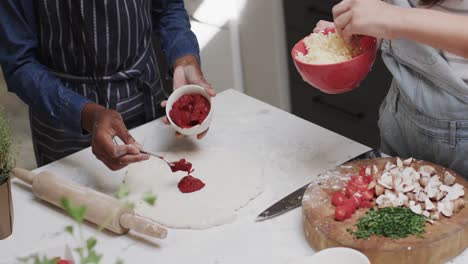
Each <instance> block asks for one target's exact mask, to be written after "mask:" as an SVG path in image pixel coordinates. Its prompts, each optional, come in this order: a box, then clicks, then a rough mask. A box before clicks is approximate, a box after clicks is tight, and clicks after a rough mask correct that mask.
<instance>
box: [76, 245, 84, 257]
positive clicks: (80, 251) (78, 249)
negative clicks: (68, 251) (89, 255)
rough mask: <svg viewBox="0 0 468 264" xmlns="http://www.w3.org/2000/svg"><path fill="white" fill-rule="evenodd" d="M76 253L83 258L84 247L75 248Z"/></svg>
mask: <svg viewBox="0 0 468 264" xmlns="http://www.w3.org/2000/svg"><path fill="white" fill-rule="evenodd" d="M75 251H76V252H77V253H78V254H79V255H80V256H83V252H84V250H83V248H82V247H77V248H75Z"/></svg>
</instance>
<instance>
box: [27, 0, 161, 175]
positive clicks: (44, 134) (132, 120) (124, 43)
mask: <svg viewBox="0 0 468 264" xmlns="http://www.w3.org/2000/svg"><path fill="white" fill-rule="evenodd" d="M151 2H152V1H151V0H38V1H37V2H36V4H37V11H38V12H39V13H38V14H39V15H38V17H39V21H38V23H39V27H40V28H39V32H40V34H39V38H40V57H41V58H40V59H41V62H42V63H43V64H44V65H46V66H47V67H48V68H49V69H50V70H51V72H52V73H54V74H55V75H56V76H57V77H58V78H59V79H60V80H61V81H62V82H63V84H64V85H65V86H66V87H68V88H69V89H72V90H73V91H75V92H77V93H79V94H81V95H83V96H85V97H87V98H88V99H90V100H91V101H94V102H96V103H99V104H101V105H104V106H106V107H108V108H111V109H115V110H116V111H118V112H119V113H120V114H121V115H122V118H123V120H124V122H125V124H126V125H127V127H128V128H129V129H130V128H133V127H135V126H138V125H141V124H143V123H145V122H148V121H150V120H153V119H155V118H158V117H160V116H162V115H163V114H164V110H163V109H162V108H161V107H160V106H159V105H160V102H161V101H162V100H164V99H165V98H166V95H165V94H164V92H163V89H162V84H161V80H160V78H159V74H158V65H157V58H156V55H155V51H154V48H153V42H152V19H151V8H152V5H151ZM79 20H81V21H79ZM80 23H81V24H80ZM77 30H79V31H77ZM77 32H78V34H77ZM90 50H92V51H93V52H92V56H89V52H90ZM90 65H94V66H95V67H94V69H93V70H91V68H88V67H90ZM96 69H99V70H100V74H99V75H98V74H95V72H96V71H97V70H96ZM90 73H91V74H90ZM90 75H91V76H90ZM30 123H31V132H32V137H33V145H34V151H35V155H36V161H37V164H38V166H43V165H45V164H48V163H50V162H52V161H54V160H57V159H60V158H62V157H65V156H67V155H70V154H72V153H74V152H76V151H79V150H81V149H83V148H86V147H89V145H90V140H91V137H90V135H88V134H86V133H82V134H81V133H78V134H76V133H70V132H68V131H66V130H65V129H64V128H61V127H58V126H57V125H54V124H51V123H50V122H49V121H48V120H47V119H45V118H43V117H41V116H39V115H37V114H35V113H34V112H32V111H31V112H30Z"/></svg>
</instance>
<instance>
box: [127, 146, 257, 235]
mask: <svg viewBox="0 0 468 264" xmlns="http://www.w3.org/2000/svg"><path fill="white" fill-rule="evenodd" d="M164 157H165V158H166V159H167V160H169V161H177V160H180V159H181V158H186V159H187V161H189V162H191V163H192V164H193V168H194V169H195V171H194V172H193V173H191V175H192V176H194V177H197V178H199V179H201V180H202V181H203V182H204V183H205V184H206V186H205V187H204V188H203V189H201V190H199V191H196V192H193V193H182V192H180V190H179V189H178V188H177V184H178V183H179V181H180V179H182V178H183V177H184V176H186V175H187V173H186V172H176V173H173V172H172V171H171V169H170V168H169V166H168V165H167V164H166V163H165V162H164V161H162V160H160V159H158V158H155V157H151V158H150V159H149V160H147V161H144V162H139V163H136V164H132V165H130V166H129V167H128V171H127V174H126V176H125V180H124V182H125V184H127V186H128V187H129V189H130V192H131V194H132V195H131V198H132V200H134V201H136V212H137V214H139V215H141V216H144V217H147V218H149V219H152V220H154V221H156V222H157V223H159V224H161V225H163V226H166V227H169V228H190V229H205V228H210V227H213V226H217V225H222V224H226V223H229V222H232V221H233V220H234V219H235V218H236V211H237V210H239V209H240V208H242V207H244V206H246V205H247V204H248V202H249V201H250V200H252V199H254V198H256V197H257V196H258V195H259V194H260V193H261V192H262V190H263V164H262V163H260V164H259V163H258V162H256V161H255V160H254V159H253V158H252V157H246V156H244V154H241V153H232V152H223V151H210V152H206V153H203V152H185V153H182V152H180V153H167V154H164ZM148 191H151V192H153V193H154V194H155V195H156V196H157V200H156V203H155V205H154V206H150V205H148V204H146V203H145V202H142V201H141V197H142V194H143V193H145V192H148Z"/></svg>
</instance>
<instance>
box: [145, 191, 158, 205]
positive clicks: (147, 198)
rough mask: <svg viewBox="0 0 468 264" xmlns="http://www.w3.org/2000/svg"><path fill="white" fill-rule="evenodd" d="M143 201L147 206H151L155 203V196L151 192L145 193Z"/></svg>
mask: <svg viewBox="0 0 468 264" xmlns="http://www.w3.org/2000/svg"><path fill="white" fill-rule="evenodd" d="M143 201H145V202H146V203H147V204H149V205H151V206H153V205H154V203H155V202H156V195H154V194H153V193H151V192H147V193H145V194H144V195H143Z"/></svg>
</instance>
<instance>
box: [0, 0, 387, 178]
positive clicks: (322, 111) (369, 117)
mask: <svg viewBox="0 0 468 264" xmlns="http://www.w3.org/2000/svg"><path fill="white" fill-rule="evenodd" d="M185 2H186V8H187V10H188V11H189V14H190V17H191V22H192V29H193V31H194V32H195V34H196V35H197V37H198V40H199V43H200V48H201V56H202V64H203V69H204V72H205V75H206V78H207V79H208V80H209V81H210V82H211V83H212V84H213V86H214V87H215V88H216V89H217V90H218V91H222V90H226V89H230V88H232V89H236V90H238V91H240V92H244V93H246V94H248V95H250V96H253V97H255V98H257V99H259V100H261V101H264V102H267V103H269V104H272V105H274V106H276V107H278V108H281V109H283V110H285V111H289V112H292V113H293V114H295V115H297V116H299V117H302V118H304V119H307V120H309V121H311V122H313V123H315V124H318V125H320V126H323V127H325V128H328V129H330V130H332V131H335V132H336V133H339V134H342V135H344V136H346V137H349V138H351V139H354V140H356V141H358V142H361V143H363V144H365V145H368V146H372V147H378V144H379V136H378V129H377V118H378V107H379V105H380V103H381V101H382V100H383V97H384V96H385V94H386V92H387V90H388V87H389V85H390V81H391V76H390V74H389V73H388V72H387V70H386V69H385V66H384V65H383V63H382V61H381V59H380V56H378V59H377V61H376V62H375V64H374V67H373V70H372V72H371V73H370V74H369V76H368V77H367V79H366V80H365V81H363V82H362V83H361V85H360V87H359V89H357V90H355V91H353V92H350V93H346V94H342V95H326V94H323V93H321V92H320V91H318V90H316V89H314V88H312V87H310V86H309V85H308V84H306V83H305V82H303V81H302V79H301V77H300V76H299V74H298V73H297V72H296V70H295V68H294V65H293V63H292V60H291V59H290V50H291V49H292V47H293V45H294V44H295V43H296V42H297V41H298V40H300V39H301V38H303V37H304V36H306V35H307V34H309V33H310V32H311V31H312V29H313V28H314V26H315V24H316V23H317V22H318V21H319V20H321V19H323V20H330V21H331V20H332V16H331V8H332V7H333V5H334V4H336V3H337V2H339V1H338V0H223V1H219V0H185ZM165 88H166V89H170V85H169V84H167V85H166V87H165ZM6 90H7V89H6V84H5V82H4V80H3V77H2V75H1V71H0V106H2V107H3V108H5V110H6V113H7V115H8V117H9V119H10V120H11V125H12V129H13V136H14V140H15V142H16V150H17V152H18V155H19V156H18V157H19V158H18V166H21V167H24V168H27V169H33V168H35V167H36V162H35V160H34V151H33V148H32V144H31V136H30V128H29V119H28V110H27V107H26V105H25V104H24V103H22V102H21V101H20V100H19V99H18V98H17V97H16V95H14V94H11V93H8V92H7V91H6ZM239 107H242V106H239Z"/></svg>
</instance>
